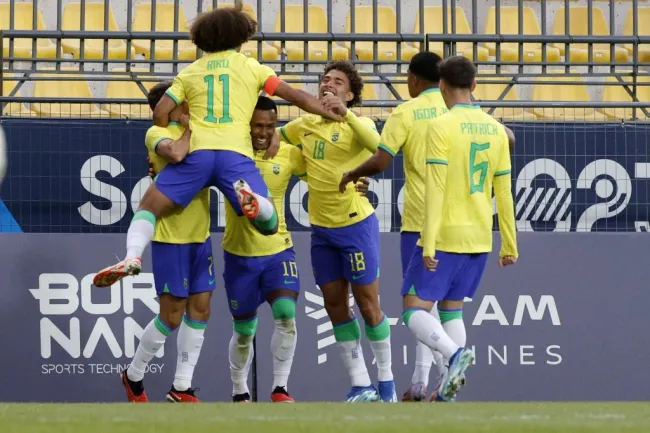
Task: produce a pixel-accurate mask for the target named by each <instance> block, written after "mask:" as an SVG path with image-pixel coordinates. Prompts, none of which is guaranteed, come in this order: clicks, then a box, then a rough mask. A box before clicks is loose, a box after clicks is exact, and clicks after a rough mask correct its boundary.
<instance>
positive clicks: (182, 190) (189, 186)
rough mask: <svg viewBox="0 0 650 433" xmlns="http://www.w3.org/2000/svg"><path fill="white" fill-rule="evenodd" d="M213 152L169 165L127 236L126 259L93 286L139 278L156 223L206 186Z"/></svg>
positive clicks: (194, 154)
mask: <svg viewBox="0 0 650 433" xmlns="http://www.w3.org/2000/svg"><path fill="white" fill-rule="evenodd" d="M213 152H214V151H210V150H198V151H195V152H192V153H190V154H189V155H187V157H185V159H184V160H183V161H182V162H180V163H178V164H168V165H167V166H165V168H163V169H162V171H161V172H160V174H158V176H157V177H156V181H155V184H152V185H150V186H149V188H148V189H147V192H146V193H145V195H144V197H142V200H140V205H139V206H138V210H137V211H136V213H135V215H133V219H132V220H131V224H130V225H129V230H128V232H127V234H126V258H125V259H124V260H123V261H121V262H119V263H117V264H115V265H113V266H109V267H107V268H105V269H102V270H101V271H99V272H98V273H97V275H95V278H94V279H93V284H94V285H95V286H97V287H108V286H110V285H112V284H114V283H115V282H117V281H119V280H121V279H122V278H124V277H126V276H127V275H137V274H139V273H140V269H141V268H142V259H141V258H142V254H143V253H144V250H145V249H146V248H147V245H149V243H150V242H151V239H152V238H153V235H154V231H155V226H156V220H157V219H159V218H161V217H163V216H165V215H167V214H168V213H169V212H170V211H171V210H172V209H174V207H175V205H180V206H182V207H186V206H187V205H188V204H189V203H190V202H191V201H192V199H193V198H194V197H195V196H196V194H197V193H198V192H199V191H200V190H201V189H203V188H204V187H205V186H206V183H207V182H208V180H209V176H210V174H211V168H212V167H211V162H212V161H213V157H211V153H213Z"/></svg>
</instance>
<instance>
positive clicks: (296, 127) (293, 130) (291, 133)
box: [280, 118, 302, 147]
mask: <svg viewBox="0 0 650 433" xmlns="http://www.w3.org/2000/svg"><path fill="white" fill-rule="evenodd" d="M301 130H302V118H298V119H296V120H292V121H291V122H289V123H287V124H286V125H284V126H282V127H281V128H280V140H282V141H284V142H286V143H288V144H291V145H293V146H298V147H301V146H302V144H301V143H300V132H301Z"/></svg>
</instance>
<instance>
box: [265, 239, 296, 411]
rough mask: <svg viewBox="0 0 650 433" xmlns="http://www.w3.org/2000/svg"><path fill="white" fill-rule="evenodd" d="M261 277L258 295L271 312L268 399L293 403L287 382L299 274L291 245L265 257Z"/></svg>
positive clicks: (289, 369)
mask: <svg viewBox="0 0 650 433" xmlns="http://www.w3.org/2000/svg"><path fill="white" fill-rule="evenodd" d="M268 261H269V262H268V265H267V266H265V269H264V272H263V273H262V278H261V291H262V296H264V298H265V299H266V302H268V303H269V305H270V306H271V311H272V312H273V321H274V325H275V326H274V328H273V336H272V337H271V354H272V355H273V386H272V388H271V389H272V392H271V401H273V402H293V401H294V399H293V398H292V397H291V396H290V395H289V392H288V387H287V384H288V382H289V375H290V374H291V366H292V364H293V356H294V354H295V352H296V343H297V341H298V332H297V329H296V302H297V301H298V295H299V293H300V277H299V276H298V267H297V265H296V254H295V252H294V250H293V248H288V249H286V250H285V251H282V252H281V253H278V254H275V255H273V256H271V257H269V258H268Z"/></svg>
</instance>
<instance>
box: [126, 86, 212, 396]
mask: <svg viewBox="0 0 650 433" xmlns="http://www.w3.org/2000/svg"><path fill="white" fill-rule="evenodd" d="M171 84H172V83H171V82H170V81H166V82H162V83H159V84H157V85H155V86H154V87H153V88H151V90H150V91H149V94H148V100H149V105H150V106H151V108H154V107H155V106H156V104H157V103H158V101H159V100H160V98H161V97H162V96H163V95H164V93H165V91H166V90H167V89H168V88H169V87H170V86H171ZM183 118H184V120H185V121H186V120H187V104H181V105H179V106H178V107H177V108H176V109H175V110H174V111H172V112H171V114H170V121H169V123H168V125H167V127H165V128H161V127H159V126H152V127H151V128H149V130H148V131H147V135H146V137H145V145H146V147H147V151H148V153H149V160H150V162H151V164H152V165H153V169H154V171H156V172H160V170H162V169H163V167H165V165H167V164H168V163H171V164H174V163H178V162H179V161H181V160H182V159H183V158H184V157H185V155H186V154H187V152H188V151H189V143H190V135H191V134H190V130H189V129H187V128H186V127H185V126H183V125H181V123H180V121H181V119H183ZM151 258H152V262H153V274H154V281H155V286H156V293H157V294H158V297H159V299H160V313H159V314H158V315H157V316H156V317H155V318H154V319H153V320H152V321H151V322H149V324H148V325H147V326H146V327H145V329H144V331H143V333H142V336H141V337H140V343H139V344H138V349H137V350H136V352H135V355H134V357H133V360H132V361H131V364H130V365H129V367H128V368H127V369H126V370H124V371H123V372H122V384H123V385H124V388H125V389H126V394H127V398H128V400H129V401H131V402H146V401H147V394H146V393H145V391H144V385H143V378H144V374H145V370H146V368H147V365H148V364H149V362H150V361H151V359H152V358H153V356H154V355H155V354H156V352H158V350H159V349H160V348H161V347H162V346H163V345H164V344H165V340H166V339H167V337H168V336H169V335H170V334H171V333H172V332H173V331H174V330H175V329H178V340H177V350H178V354H177V360H176V375H175V378H174V383H173V385H172V388H171V390H170V391H169V393H168V394H167V400H168V401H170V402H198V399H197V398H196V396H195V395H194V391H195V390H194V389H192V388H191V385H192V376H193V374H194V367H195V366H196V362H197V360H198V358H199V354H200V352H201V347H202V345H203V334H204V332H205V328H206V326H207V320H208V317H209V315H210V298H211V296H212V291H213V290H214V289H215V287H216V284H215V280H216V276H215V273H214V266H213V264H214V260H213V258H212V242H211V239H210V189H209V188H206V189H203V190H202V191H200V192H199V194H197V196H196V197H195V198H194V199H193V200H192V201H191V202H190V203H189V204H188V205H187V207H186V208H185V209H181V208H178V210H177V211H176V212H173V213H171V214H169V215H167V216H165V217H163V218H161V219H160V221H159V222H158V225H157V226H156V230H155V233H154V236H153V243H152V245H151Z"/></svg>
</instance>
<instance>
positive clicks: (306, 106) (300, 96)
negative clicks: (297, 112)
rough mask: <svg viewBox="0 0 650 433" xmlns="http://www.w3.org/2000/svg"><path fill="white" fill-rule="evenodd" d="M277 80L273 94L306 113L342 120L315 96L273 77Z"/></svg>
mask: <svg viewBox="0 0 650 433" xmlns="http://www.w3.org/2000/svg"><path fill="white" fill-rule="evenodd" d="M275 79H276V80H278V83H277V87H276V88H275V91H274V93H273V95H275V96H279V97H280V98H282V99H284V100H285V101H288V102H291V103H292V104H293V105H295V106H296V107H298V108H300V109H301V110H305V111H307V112H308V113H312V114H318V115H320V116H323V117H325V118H327V119H331V120H334V121H337V122H341V121H343V118H342V117H341V116H339V115H337V114H334V113H332V112H331V111H330V110H327V109H326V108H325V107H323V104H321V102H320V101H319V100H318V99H317V98H316V97H315V96H312V95H310V94H309V93H307V92H305V91H304V90H300V89H294V88H293V87H291V86H290V85H289V84H287V83H286V82H284V81H282V80H280V79H279V78H277V77H276V78H275Z"/></svg>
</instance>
